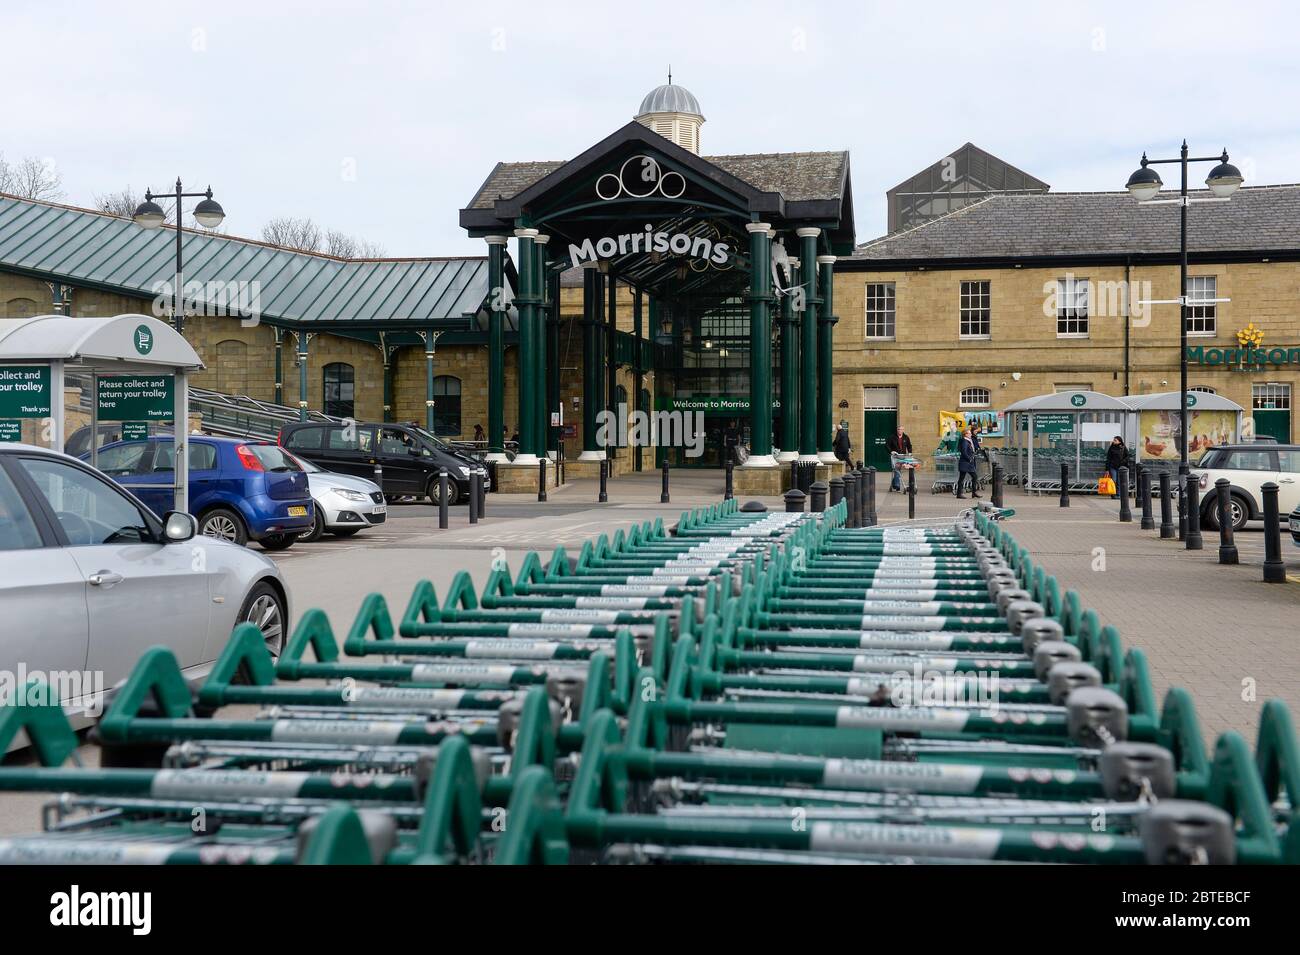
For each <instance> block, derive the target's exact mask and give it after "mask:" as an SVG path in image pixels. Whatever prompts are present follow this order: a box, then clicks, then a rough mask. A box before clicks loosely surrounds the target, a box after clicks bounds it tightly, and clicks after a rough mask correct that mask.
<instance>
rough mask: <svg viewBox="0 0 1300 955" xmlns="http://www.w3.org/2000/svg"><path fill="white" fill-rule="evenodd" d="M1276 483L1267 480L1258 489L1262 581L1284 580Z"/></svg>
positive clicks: (1284, 565)
mask: <svg viewBox="0 0 1300 955" xmlns="http://www.w3.org/2000/svg"><path fill="white" fill-rule="evenodd" d="M1277 490H1278V488H1277V485H1276V484H1274V483H1273V482H1272V481H1269V482H1268V483H1267V484H1265V485H1264V486H1263V487H1261V488H1260V491H1261V492H1262V493H1263V495H1264V583H1266V584H1281V583H1285V582H1286V564H1284V563H1282V527H1281V524H1280V523H1279V521H1278V513H1277Z"/></svg>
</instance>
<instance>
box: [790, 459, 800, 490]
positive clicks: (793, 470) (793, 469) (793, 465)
mask: <svg viewBox="0 0 1300 955" xmlns="http://www.w3.org/2000/svg"><path fill="white" fill-rule="evenodd" d="M790 486H791V487H798V486H799V459H798V458H795V459H794V460H793V461H791V462H790Z"/></svg>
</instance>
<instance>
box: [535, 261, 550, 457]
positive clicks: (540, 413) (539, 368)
mask: <svg viewBox="0 0 1300 955" xmlns="http://www.w3.org/2000/svg"><path fill="white" fill-rule="evenodd" d="M550 241H551V237H550V236H549V235H539V236H537V238H536V239H534V240H533V252H534V255H535V256H536V258H535V260H534V263H533V292H534V294H535V295H536V296H537V305H536V307H535V308H534V309H533V453H534V454H536V455H537V456H538V457H542V458H544V457H546V444H547V441H546V435H547V432H548V431H550V421H551V416H550V408H549V407H548V405H547V401H546V318H547V315H548V314H549V312H550V306H551V303H550V302H549V301H548V300H547V292H548V287H547V286H548V283H547V280H546V245H547V243H548V242H550Z"/></svg>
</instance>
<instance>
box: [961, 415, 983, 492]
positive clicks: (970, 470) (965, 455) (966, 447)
mask: <svg viewBox="0 0 1300 955" xmlns="http://www.w3.org/2000/svg"><path fill="white" fill-rule="evenodd" d="M968 479H969V481H970V496H971V497H979V492H978V491H976V490H975V441H974V439H973V438H972V437H971V429H970V428H967V429H966V430H965V431H963V432H962V433H961V440H960V441H959V442H958V443H957V487H956V492H957V497H958V498H964V497H965V496H966V495H965V494H963V493H962V489H963V488H964V487H965V485H966V482H967V480H968Z"/></svg>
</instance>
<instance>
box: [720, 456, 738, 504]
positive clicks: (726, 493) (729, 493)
mask: <svg viewBox="0 0 1300 955" xmlns="http://www.w3.org/2000/svg"><path fill="white" fill-rule="evenodd" d="M735 466H736V465H735V462H733V461H732V460H731V458H730V457H728V458H727V486H726V488H725V489H724V490H723V492H722V499H723V500H724V501H730V500H731V499H732V498H733V497H735V496H736V493H735V484H734V483H733V480H734V478H733V475H732V469H733V468H735Z"/></svg>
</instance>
